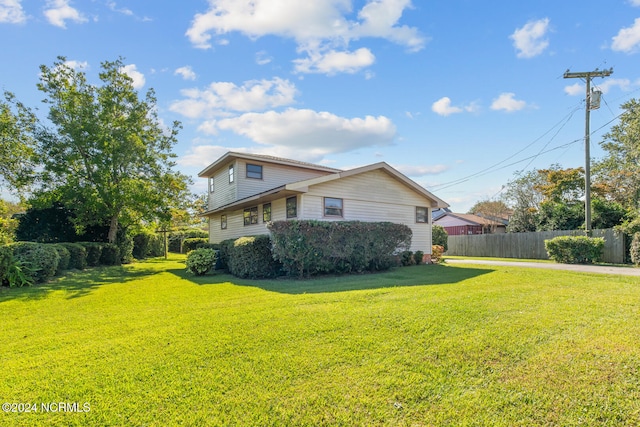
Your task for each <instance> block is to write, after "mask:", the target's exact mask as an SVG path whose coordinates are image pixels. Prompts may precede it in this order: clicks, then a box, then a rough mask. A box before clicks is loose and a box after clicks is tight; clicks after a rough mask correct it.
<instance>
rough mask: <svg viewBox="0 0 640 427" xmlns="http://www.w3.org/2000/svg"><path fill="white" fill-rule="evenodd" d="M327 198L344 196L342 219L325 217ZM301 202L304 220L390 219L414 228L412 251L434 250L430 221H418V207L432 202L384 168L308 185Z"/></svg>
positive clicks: (429, 211) (427, 251)
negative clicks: (394, 177)
mask: <svg viewBox="0 0 640 427" xmlns="http://www.w3.org/2000/svg"><path fill="white" fill-rule="evenodd" d="M324 197H336V198H340V199H343V212H344V216H343V217H342V218H336V217H325V216H324ZM301 198H302V199H303V202H302V203H300V202H299V203H298V209H299V213H300V214H299V217H300V218H301V219H322V220H326V221H340V220H345V221H390V222H395V223H399V224H405V225H407V226H409V227H410V228H411V230H412V231H413V238H412V240H411V250H413V251H416V250H421V251H424V252H425V253H431V224H426V223H416V206H422V207H427V208H428V215H429V217H430V216H431V208H430V207H429V205H430V203H431V201H430V200H429V199H426V198H424V197H422V196H421V195H419V194H418V193H416V192H415V191H412V190H411V189H409V188H408V187H406V186H405V185H403V184H401V183H400V182H398V181H397V180H395V179H392V178H391V177H389V175H387V174H386V173H385V172H383V171H381V170H373V171H370V172H366V173H362V174H359V175H354V176H351V177H347V178H343V179H340V180H336V181H330V182H326V183H322V184H318V185H313V186H311V187H309V192H308V193H306V194H304V195H303V196H302V197H301Z"/></svg>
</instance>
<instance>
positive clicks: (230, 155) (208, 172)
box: [198, 151, 341, 178]
mask: <svg viewBox="0 0 640 427" xmlns="http://www.w3.org/2000/svg"><path fill="white" fill-rule="evenodd" d="M235 159H243V160H253V161H256V162H263V163H272V164H277V165H284V166H294V167H297V168H304V169H312V170H316V171H321V172H326V173H335V172H341V170H340V169H334V168H330V167H327V166H322V165H315V164H313V163H307V162H301V161H298V160H291V159H284V158H282V157H275V156H268V155H265V154H247V153H238V152H234V151H228V152H227V153H226V154H224V155H223V156H222V157H220V158H219V159H218V160H216V161H215V162H213V163H211V164H210V165H209V166H207V167H206V168H204V169H203V170H202V171H201V172H200V173H199V174H198V176H199V177H200V178H203V177H209V176H212V175H213V174H214V173H215V172H216V171H217V170H219V169H220V168H222V166H223V165H226V164H227V163H228V162H229V161H230V160H235Z"/></svg>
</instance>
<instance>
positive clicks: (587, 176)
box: [564, 68, 613, 236]
mask: <svg viewBox="0 0 640 427" xmlns="http://www.w3.org/2000/svg"><path fill="white" fill-rule="evenodd" d="M611 74H613V68H610V69H608V70H602V71H601V70H598V69H597V68H596V69H595V70H594V71H587V72H580V73H570V72H569V70H567V71H565V73H564V78H565V79H576V78H578V79H585V80H586V81H587V95H586V97H585V104H586V105H585V126H584V228H585V232H586V234H587V236H590V235H591V144H590V133H591V132H590V131H589V113H590V111H591V110H597V109H598V108H600V95H601V92H599V91H593V92H592V91H591V79H592V78H593V77H608V76H610V75H611ZM592 96H593V99H592Z"/></svg>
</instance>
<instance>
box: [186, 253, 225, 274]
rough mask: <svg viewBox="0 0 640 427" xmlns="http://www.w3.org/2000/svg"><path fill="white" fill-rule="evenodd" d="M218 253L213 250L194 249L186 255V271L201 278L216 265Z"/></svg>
mask: <svg viewBox="0 0 640 427" xmlns="http://www.w3.org/2000/svg"><path fill="white" fill-rule="evenodd" d="M217 258H218V252H217V251H215V250H213V249H205V248H202V249H195V250H193V251H191V252H189V253H188V254H187V261H186V264H187V271H188V272H190V273H193V274H195V275H196V276H203V275H205V274H207V273H208V272H209V271H211V270H212V269H213V267H215V265H216V260H217Z"/></svg>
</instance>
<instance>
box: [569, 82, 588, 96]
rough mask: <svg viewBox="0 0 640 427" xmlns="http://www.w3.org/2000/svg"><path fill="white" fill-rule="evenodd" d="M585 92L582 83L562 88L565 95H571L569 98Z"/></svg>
mask: <svg viewBox="0 0 640 427" xmlns="http://www.w3.org/2000/svg"><path fill="white" fill-rule="evenodd" d="M584 91H585V87H584V85H583V84H582V83H574V84H572V85H570V86H565V87H564V92H565V93H566V94H567V95H571V96H576V95H580V94H583V93H584Z"/></svg>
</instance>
